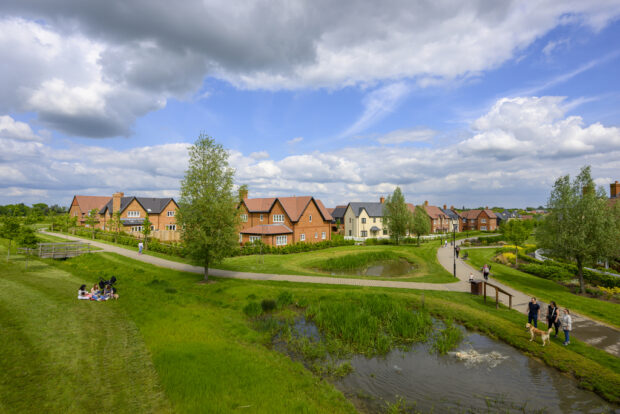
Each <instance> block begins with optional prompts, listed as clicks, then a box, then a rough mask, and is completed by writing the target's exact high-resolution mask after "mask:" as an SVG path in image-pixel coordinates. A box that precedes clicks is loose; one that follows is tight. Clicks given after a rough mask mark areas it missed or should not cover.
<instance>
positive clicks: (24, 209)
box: [0, 203, 67, 223]
mask: <svg viewBox="0 0 620 414" xmlns="http://www.w3.org/2000/svg"><path fill="white" fill-rule="evenodd" d="M66 212H67V207H61V206H59V205H58V204H54V205H53V206H48V205H47V204H45V203H37V204H33V205H32V207H30V206H27V205H25V204H24V203H19V204H7V205H4V206H0V216H13V217H25V218H27V219H29V221H32V222H33V223H36V222H38V221H41V220H43V219H44V218H45V217H49V216H54V215H58V214H63V213H66Z"/></svg>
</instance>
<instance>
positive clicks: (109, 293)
mask: <svg viewBox="0 0 620 414" xmlns="http://www.w3.org/2000/svg"><path fill="white" fill-rule="evenodd" d="M78 299H80V300H94V301H97V302H101V301H105V300H109V299H118V293H116V289H114V287H113V286H111V285H105V286H104V287H103V289H102V288H101V286H99V284H98V283H95V284H94V285H93V287H92V288H91V289H90V292H89V291H87V290H86V285H82V286H80V289H79V290H78Z"/></svg>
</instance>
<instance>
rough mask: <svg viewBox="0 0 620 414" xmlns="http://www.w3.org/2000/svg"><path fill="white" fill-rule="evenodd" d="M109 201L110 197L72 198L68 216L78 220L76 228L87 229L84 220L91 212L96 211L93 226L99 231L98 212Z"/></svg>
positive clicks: (78, 196) (79, 196)
mask: <svg viewBox="0 0 620 414" xmlns="http://www.w3.org/2000/svg"><path fill="white" fill-rule="evenodd" d="M109 200H110V197H105V196H83V195H76V196H73V200H72V201H71V206H70V207H69V215H70V216H73V217H77V218H78V219H77V224H78V226H83V227H88V224H87V223H86V218H87V217H88V215H89V214H90V212H91V211H92V210H97V224H95V228H98V229H99V228H101V225H100V223H99V220H100V216H99V213H98V212H99V210H101V209H102V208H103V206H105V205H106V203H107V202H108V201H109Z"/></svg>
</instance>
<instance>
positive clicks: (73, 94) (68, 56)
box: [0, 0, 620, 208]
mask: <svg viewBox="0 0 620 414" xmlns="http://www.w3.org/2000/svg"><path fill="white" fill-rule="evenodd" d="M177 3H178V4H177ZM0 16H1V17H0V57H1V59H0V204H10V203H19V202H24V203H26V204H32V203H38V202H44V203H47V204H50V205H51V204H60V205H65V206H68V205H69V204H70V202H71V199H72V197H73V195H76V194H79V195H110V196H111V194H112V193H114V192H116V191H122V192H124V193H125V194H126V195H137V196H149V197H160V196H161V197H168V196H172V197H177V196H178V191H179V187H180V182H181V180H182V178H183V176H184V173H185V171H186V169H187V160H188V153H187V149H188V146H189V145H191V144H192V143H193V142H195V141H196V139H197V138H198V136H199V135H200V134H201V133H205V134H208V135H209V136H211V137H213V138H214V139H215V140H216V141H217V142H218V143H220V144H222V145H223V146H224V147H225V148H226V149H227V150H228V151H229V155H230V157H229V161H230V164H231V166H233V167H234V168H235V170H236V175H235V181H236V184H238V185H240V184H247V185H248V186H249V193H250V197H267V196H293V195H312V196H315V197H316V198H319V199H321V200H323V202H324V203H325V204H326V205H327V206H335V205H342V204H346V203H348V202H350V201H378V200H379V197H380V196H386V195H389V194H391V193H392V192H393V191H394V189H395V187H396V186H399V187H401V189H402V190H403V192H404V193H405V196H406V199H407V201H408V202H412V203H416V204H419V203H423V202H424V201H429V203H430V204H435V205H439V206H442V205H444V204H445V205H448V206H455V207H459V208H460V207H462V206H465V207H470V208H474V207H478V206H489V207H491V206H504V207H526V206H534V207H537V206H539V205H545V204H546V202H547V200H548V197H549V193H550V191H551V188H552V186H553V183H554V181H555V180H556V179H557V178H558V177H560V176H563V175H566V174H570V175H571V176H573V175H576V174H577V173H578V172H579V169H580V168H581V167H582V166H584V165H591V166H592V173H593V177H594V178H595V182H596V183H597V184H598V185H601V186H604V187H605V189H606V191H607V192H608V191H609V184H610V183H611V182H614V181H615V180H620V76H619V74H620V1H618V0H589V1H583V0H563V1H557V0H556V1H544V0H542V1H537V2H532V1H509V0H506V1H501V2H498V1H494V0H481V1H468V2H462V1H442V0H433V1H418V2H411V1H382V2H371V1H357V2H353V1H348V0H342V1H338V2H333V1H324V0H312V1H310V0H308V1H292V0H265V1H262V0H258V1H252V0H250V1H245V2H230V1H210V0H204V1H198V0H187V1H184V2H169V1H165V0H108V1H105V2H96V1H93V2H87V1H83V0H54V1H52V0H38V1H37V0H30V1H29V0H3V1H2V2H1V3H0Z"/></svg>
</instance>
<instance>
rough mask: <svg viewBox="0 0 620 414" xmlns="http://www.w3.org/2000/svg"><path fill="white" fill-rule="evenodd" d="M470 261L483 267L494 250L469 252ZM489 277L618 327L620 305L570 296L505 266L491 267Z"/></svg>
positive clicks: (553, 284) (552, 284) (555, 285)
mask: <svg viewBox="0 0 620 414" xmlns="http://www.w3.org/2000/svg"><path fill="white" fill-rule="evenodd" d="M467 252H468V253H469V260H468V261H469V262H470V263H471V265H472V266H473V267H482V266H483V265H484V263H492V260H491V259H492V257H493V256H495V249H494V248H490V249H470V250H467ZM491 273H492V274H491V276H492V277H494V278H495V279H497V280H499V281H500V282H502V283H505V284H507V285H508V286H511V287H513V288H515V289H517V290H520V291H522V292H524V293H527V294H528V295H532V296H535V297H537V298H540V299H542V300H543V301H545V302H548V301H550V300H554V301H556V302H557V304H558V306H560V307H567V308H569V309H571V310H574V311H575V312H577V313H581V314H583V315H587V316H589V317H591V318H593V319H597V320H600V321H602V322H606V323H608V324H611V325H614V326H616V327H620V305H618V304H615V303H610V302H606V301H603V300H599V299H592V298H586V297H583V296H578V295H575V294H573V293H571V292H570V291H569V290H568V289H567V288H566V287H564V286H561V285H559V284H558V283H556V282H554V281H551V280H547V279H543V278H540V277H536V276H533V275H530V274H528V273H525V272H521V271H519V270H516V269H513V268H511V267H509V266H504V265H502V264H499V263H493V264H492V272H491Z"/></svg>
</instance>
